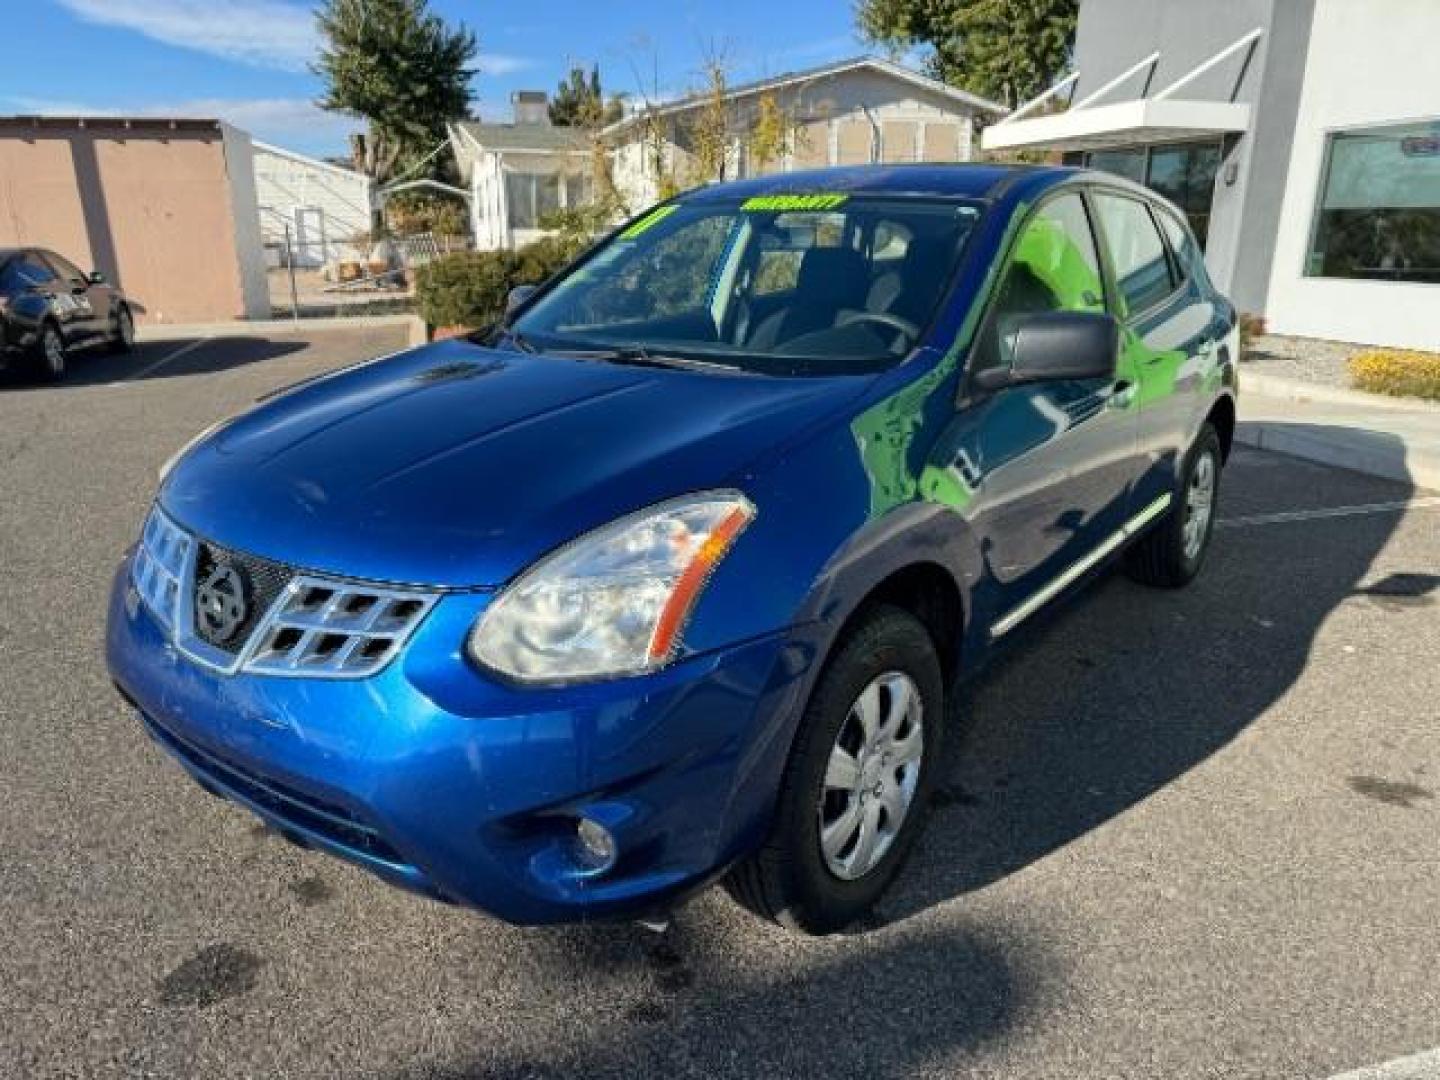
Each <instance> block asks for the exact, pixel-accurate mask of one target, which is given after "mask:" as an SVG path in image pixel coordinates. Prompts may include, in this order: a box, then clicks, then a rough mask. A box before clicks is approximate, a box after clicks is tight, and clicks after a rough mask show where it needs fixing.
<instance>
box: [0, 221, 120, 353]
mask: <svg viewBox="0 0 1440 1080" xmlns="http://www.w3.org/2000/svg"><path fill="white" fill-rule="evenodd" d="M0 335H3V336H0V366H5V365H6V364H7V363H8V362H9V361H10V360H12V359H14V358H16V357H19V358H22V359H27V360H29V361H30V362H31V364H32V370H34V371H35V372H36V373H37V374H38V375H40V376H41V377H43V378H45V379H47V380H49V381H51V382H59V381H60V380H61V379H63V378H64V377H65V364H66V359H67V354H68V353H69V351H70V349H71V348H73V347H75V346H77V345H89V344H94V343H97V342H102V343H104V344H106V345H108V346H109V347H110V348H111V349H112V350H113V351H115V352H128V351H129V350H130V347H131V345H132V344H133V343H134V340H135V317H134V314H133V312H131V310H130V304H129V302H128V301H127V300H126V299H125V296H124V294H123V293H122V292H121V291H120V290H119V289H118V288H117V287H116V286H114V285H109V284H107V283H106V281H105V277H104V275H103V274H101V273H99V272H98V271H97V272H95V273H90V274H85V273H81V271H80V268H79V267H77V266H76V265H75V264H74V263H72V262H71V261H70V260H69V259H66V258H63V257H62V256H59V255H56V254H55V253H54V252H53V251H45V250H43V249H41V248H8V249H6V248H0Z"/></svg>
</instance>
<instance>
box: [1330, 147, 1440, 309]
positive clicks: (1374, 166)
mask: <svg viewBox="0 0 1440 1080" xmlns="http://www.w3.org/2000/svg"><path fill="white" fill-rule="evenodd" d="M1305 273H1306V275H1307V276H1308V277H1341V278H1366V279H1370V280H1375V281H1411V282H1426V283H1431V284H1440V120H1437V121H1430V122H1426V123H1418V124H1402V125H1395V126H1390V127H1381V128H1366V129H1363V130H1356V131H1345V132H1338V133H1336V134H1334V135H1331V136H1330V141H1329V145H1328V146H1327V148H1326V155H1325V165H1324V174H1323V176H1322V178H1321V197H1320V207H1319V210H1318V211H1317V213H1316V215H1315V226H1314V229H1313V231H1312V235H1311V238H1310V250H1309V257H1308V258H1307V260H1306V265H1305Z"/></svg>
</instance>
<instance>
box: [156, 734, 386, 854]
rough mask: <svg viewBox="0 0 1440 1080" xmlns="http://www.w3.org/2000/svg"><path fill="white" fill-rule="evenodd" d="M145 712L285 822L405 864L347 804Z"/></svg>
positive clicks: (210, 775)
mask: <svg viewBox="0 0 1440 1080" xmlns="http://www.w3.org/2000/svg"><path fill="white" fill-rule="evenodd" d="M141 715H142V716H143V718H144V720H145V724H146V726H147V727H148V728H149V729H150V732H151V734H153V735H154V736H155V738H156V739H157V740H158V741H159V742H160V744H161V745H162V746H164V747H166V748H167V749H168V750H170V752H171V753H173V754H174V755H175V756H176V757H178V758H180V760H182V761H184V762H185V763H186V764H187V765H189V766H190V767H191V768H192V769H194V770H195V771H196V772H197V773H199V774H200V775H201V776H203V777H205V778H206V779H207V780H209V781H211V782H213V783H215V784H218V785H220V786H221V787H224V788H228V789H229V790H230V791H232V792H234V793H235V794H236V795H238V796H240V797H241V798H243V799H245V800H247V801H248V802H251V803H253V804H255V806H257V807H259V808H260V809H262V810H266V811H269V812H270V813H271V814H273V815H274V816H275V817H277V818H279V819H281V820H282V821H285V822H288V823H290V824H293V825H295V826H297V827H298V828H302V829H304V830H306V831H307V832H310V833H313V834H314V835H316V836H318V837H321V838H322V839H325V840H329V841H330V842H331V843H334V844H337V845H339V846H341V847H344V848H348V849H350V850H351V851H354V852H357V853H359V854H361V855H364V856H367V857H369V858H372V859H379V860H381V861H383V862H387V863H392V864H394V865H397V866H398V865H404V860H403V859H402V858H401V857H400V853H399V852H397V851H396V850H395V849H394V848H393V847H391V846H390V844H389V843H388V842H386V840H385V839H384V837H382V836H381V835H380V834H379V832H377V831H376V830H375V829H374V828H372V827H371V826H369V825H367V824H366V823H365V822H364V821H362V820H361V819H360V818H359V817H357V816H356V815H355V814H352V813H351V812H350V811H349V810H347V809H345V808H344V807H343V806H337V805H336V804H335V803H332V802H328V801H326V800H323V799H317V798H315V797H314V796H312V795H307V794H305V793H303V792H300V791H297V790H295V789H294V788H293V787H290V786H289V785H287V784H282V783H280V782H279V781H277V780H272V779H271V778H269V777H261V776H259V775H257V774H256V773H253V772H251V771H250V770H249V769H246V768H243V767H241V766H239V765H236V764H234V763H233V762H231V761H227V760H224V759H222V758H220V757H217V756H216V755H215V754H212V753H210V752H209V751H206V750H201V749H200V748H199V747H198V746H196V745H194V744H193V743H191V742H189V741H187V740H185V739H182V738H180V737H179V736H178V735H176V734H174V733H173V732H171V731H170V730H168V729H167V728H164V727H161V726H160V725H159V724H157V723H156V722H155V721H154V720H152V719H151V718H150V717H149V716H145V715H144V714H143V713H142V714H141Z"/></svg>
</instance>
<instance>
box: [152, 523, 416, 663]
mask: <svg viewBox="0 0 1440 1080" xmlns="http://www.w3.org/2000/svg"><path fill="white" fill-rule="evenodd" d="M131 577H132V580H133V581H134V584H135V588H136V591H137V592H138V593H139V594H140V596H141V597H142V599H143V600H144V602H145V604H146V606H147V607H148V608H150V610H151V611H152V612H154V614H155V615H156V617H157V618H158V619H159V621H160V623H161V625H162V627H163V628H164V630H165V632H166V633H167V634H168V635H169V636H170V638H171V639H172V640H173V641H174V642H175V643H176V644H177V645H178V646H179V647H180V649H181V651H183V652H184V653H185V654H186V655H187V656H189V657H190V658H191V659H193V660H196V661H198V662H199V663H202V664H205V665H206V666H208V667H211V668H213V669H215V670H217V671H220V672H223V673H225V674H233V673H235V672H236V671H247V672H256V673H259V674H265V675H285V676H310V677H315V678H330V679H359V678H363V677H365V676H367V675H373V674H375V673H376V672H378V671H379V670H380V669H381V668H383V667H384V666H385V665H386V664H388V663H389V662H390V661H391V660H393V659H394V658H395V656H396V655H397V654H398V653H399V652H400V650H401V649H402V648H403V647H404V645H405V642H406V641H408V640H409V639H410V636H411V635H412V634H413V633H414V632H415V631H416V629H417V628H418V627H419V626H420V623H421V622H423V621H424V619H425V616H426V615H428V614H429V613H430V609H431V608H432V607H434V606H435V603H436V601H438V600H439V599H440V594H439V593H438V592H433V591H427V590H423V589H412V588H394V587H391V586H388V585H370V584H364V583H361V582H355V581H346V580H344V579H341V578H332V577H329V576H325V575H320V574H310V573H305V572H303V571H300V570H297V569H295V568H293V567H290V566H286V565H285V564H283V563H279V562H275V561H274V560H272V559H264V558H261V557H260V556H258V555H249V554H246V553H245V552H240V551H234V550H232V549H230V548H225V547H222V546H221V545H219V544H215V543H212V542H210V541H209V540H204V539H200V538H198V537H195V536H192V535H191V534H190V533H187V532H186V531H185V530H184V529H182V528H180V526H178V525H176V524H175V523H174V522H172V521H171V520H170V519H169V518H168V517H166V516H165V514H164V513H162V512H161V510H160V508H159V507H158V506H156V507H155V508H153V509H152V510H151V511H150V516H149V518H148V519H147V520H146V523H145V530H144V533H143V534H142V536H141V539H140V543H139V545H138V546H137V547H136V550H135V557H134V562H133V565H132V567H131ZM202 594H204V595H203V596H202ZM207 608H208V610H207Z"/></svg>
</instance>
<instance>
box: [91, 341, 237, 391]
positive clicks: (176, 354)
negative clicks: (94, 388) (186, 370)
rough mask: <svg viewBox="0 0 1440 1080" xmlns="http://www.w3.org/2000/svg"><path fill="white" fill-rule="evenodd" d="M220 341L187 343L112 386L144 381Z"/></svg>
mask: <svg viewBox="0 0 1440 1080" xmlns="http://www.w3.org/2000/svg"><path fill="white" fill-rule="evenodd" d="M220 340H221V338H219V337H205V338H197V339H196V340H195V341H191V342H187V343H186V344H184V345H181V346H180V348H178V349H175V350H173V351H171V352H168V353H166V354H165V355H164V356H162V357H161V358H160V359H159V360H156V361H155V362H154V363H153V364H147V365H146V366H145V367H143V368H141V369H140V370H139V371H137V372H135V373H134V374H133V375H131V376H129V377H128V378H125V379H118V380H116V382H114V383H113V384H111V385H114V386H119V385H120V384H122V383H127V382H135V381H136V380H137V379H143V378H145V377H146V376H147V375H149V374H151V373H152V372H155V371H158V370H159V369H160V368H162V367H164V366H165V365H166V364H168V363H170V361H172V360H179V359H180V357H182V356H185V355H186V354H187V353H192V352H194V351H195V350H196V349H198V348H200V346H202V345H209V344H210V343H211V342H212V341H220Z"/></svg>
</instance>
